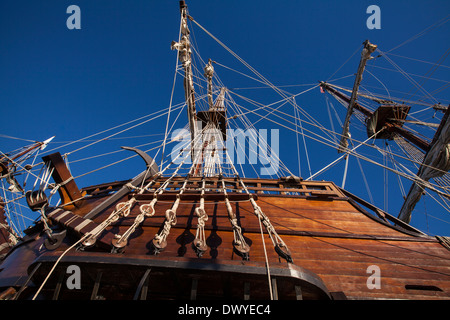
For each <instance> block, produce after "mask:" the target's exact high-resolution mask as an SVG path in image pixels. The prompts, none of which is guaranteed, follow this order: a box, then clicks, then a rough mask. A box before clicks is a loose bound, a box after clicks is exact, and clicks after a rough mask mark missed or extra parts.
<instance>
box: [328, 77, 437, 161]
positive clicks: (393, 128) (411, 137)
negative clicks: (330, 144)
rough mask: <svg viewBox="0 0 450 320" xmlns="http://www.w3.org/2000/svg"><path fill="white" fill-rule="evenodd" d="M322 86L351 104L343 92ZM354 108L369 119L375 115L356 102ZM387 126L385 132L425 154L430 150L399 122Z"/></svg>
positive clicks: (423, 141) (427, 145) (427, 144)
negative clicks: (411, 144)
mask: <svg viewBox="0 0 450 320" xmlns="http://www.w3.org/2000/svg"><path fill="white" fill-rule="evenodd" d="M320 86H321V87H322V88H323V89H324V90H327V91H328V92H330V93H332V94H333V95H334V96H336V97H338V98H339V99H341V100H343V101H345V102H347V103H350V98H349V97H348V96H347V95H345V94H343V93H342V92H339V91H338V90H336V89H335V88H333V87H332V86H331V85H329V84H328V83H326V82H321V83H320ZM353 108H354V109H356V110H358V111H360V112H361V113H362V114H363V115H364V116H366V117H367V118H371V117H372V116H373V114H374V113H373V112H372V111H370V110H369V109H367V108H365V107H363V106H361V105H360V104H359V103H357V102H355V103H354V104H353ZM385 125H386V128H385V130H387V131H390V132H395V133H398V134H399V135H401V136H402V137H403V138H405V139H406V140H408V141H409V142H411V143H413V144H414V145H416V146H417V147H418V148H420V149H422V150H423V151H424V152H427V151H428V150H429V149H430V144H429V143H428V142H427V141H425V140H424V139H421V138H420V137H417V136H416V135H414V134H413V133H412V132H410V131H408V130H406V129H405V128H403V127H402V126H401V122H399V121H391V120H389V119H387V120H386V122H385ZM343 138H344V137H343Z"/></svg>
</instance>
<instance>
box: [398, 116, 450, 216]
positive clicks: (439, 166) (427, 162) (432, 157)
mask: <svg viewBox="0 0 450 320" xmlns="http://www.w3.org/2000/svg"><path fill="white" fill-rule="evenodd" d="M449 114H450V108H448V109H447V111H446V112H445V114H444V117H443V118H442V120H441V124H440V125H439V128H438V129H437V130H436V133H435V135H434V138H433V141H432V142H431V144H430V148H429V151H428V152H427V153H426V155H425V158H424V159H423V162H422V165H421V166H420V168H419V172H418V173H417V177H418V179H416V181H414V183H413V184H412V186H411V188H410V189H409V192H408V195H407V197H406V199H405V202H403V205H402V208H401V209H400V213H399V215H398V218H399V219H400V220H402V221H405V222H406V223H409V222H410V221H411V214H412V211H413V210H414V207H415V206H416V203H417V202H418V201H419V200H420V198H421V197H422V193H423V190H424V189H425V183H424V182H426V181H428V180H429V179H431V178H436V177H440V176H442V175H444V174H445V173H446V172H448V170H450V155H449V151H450V117H449Z"/></svg>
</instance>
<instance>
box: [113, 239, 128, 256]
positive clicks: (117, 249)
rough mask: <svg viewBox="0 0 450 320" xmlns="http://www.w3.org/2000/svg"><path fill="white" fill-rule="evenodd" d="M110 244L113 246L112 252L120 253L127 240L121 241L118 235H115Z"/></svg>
mask: <svg viewBox="0 0 450 320" xmlns="http://www.w3.org/2000/svg"><path fill="white" fill-rule="evenodd" d="M111 244H112V245H113V247H114V248H113V250H114V252H121V251H122V250H123V248H125V246H126V245H127V244H128V240H126V239H121V237H120V235H117V237H114V238H113V239H112V240H111Z"/></svg>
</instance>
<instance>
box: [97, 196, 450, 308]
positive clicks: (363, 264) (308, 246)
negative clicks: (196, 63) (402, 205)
mask: <svg viewBox="0 0 450 320" xmlns="http://www.w3.org/2000/svg"><path fill="white" fill-rule="evenodd" d="M126 200H128V198H126V197H124V199H123V201H126ZM148 202H149V201H147V203H148ZM257 203H258V205H259V206H260V207H261V209H262V211H263V212H264V213H265V214H266V215H267V216H268V217H269V219H270V221H271V222H272V224H273V226H274V227H275V229H276V231H277V232H278V233H279V234H280V235H281V237H282V239H283V240H284V241H285V243H286V244H287V246H288V248H289V249H290V251H291V254H292V258H293V260H294V263H295V264H296V265H299V266H301V267H304V268H307V269H308V270H311V271H312V272H314V273H316V274H317V275H319V276H320V277H321V278H322V279H323V281H324V282H325V284H326V286H327V287H328V289H329V291H330V292H339V291H342V292H344V293H345V295H346V296H347V297H349V298H355V299H364V298H389V299H403V298H405V299H406V298H421V299H433V298H440V297H441V298H442V297H444V298H445V297H447V298H450V251H448V250H447V249H446V248H444V247H443V246H442V245H441V244H439V243H438V241H437V240H436V239H435V238H432V237H427V236H420V235H419V234H417V235H414V236H413V235H411V234H410V233H407V232H402V231H399V229H398V228H397V229H396V228H395V227H394V226H391V225H389V224H388V223H386V222H383V221H381V220H380V219H378V218H374V217H369V216H368V215H367V214H363V213H362V212H361V211H360V210H358V208H357V207H355V206H354V205H352V204H351V203H350V202H349V201H345V200H343V199H338V200H329V199H328V200H326V199H325V200H318V199H316V200H314V199H306V198H301V197H299V198H285V197H279V196H276V195H274V196H264V197H259V199H258V201H257ZM139 204H140V203H139ZM172 204H173V201H159V202H158V203H157V205H156V206H155V209H156V214H155V216H153V217H151V218H146V220H145V221H144V222H143V223H142V225H141V226H140V227H139V228H138V229H137V230H136V231H135V233H134V234H133V235H132V236H131V237H130V239H129V243H128V245H127V247H126V250H125V253H124V255H125V256H126V255H134V254H140V255H142V254H148V255H150V254H151V250H152V247H151V240H152V239H153V237H154V236H155V234H156V233H158V232H160V231H161V228H162V226H163V223H164V221H165V217H164V213H165V211H166V210H167V209H170V208H171V206H172ZM197 206H198V203H192V202H188V203H185V202H182V203H181V204H180V206H179V208H178V210H177V220H178V221H177V225H176V226H174V227H172V229H171V232H170V234H169V236H168V246H167V248H165V250H164V251H163V252H161V253H160V254H159V256H160V257H164V256H166V257H186V258H197V256H196V254H195V252H194V250H193V249H192V247H191V245H192V242H193V240H194V239H195V233H196V227H197V217H196V215H195V213H194V210H195V208H196V207H197ZM138 207H139V206H138V205H135V206H134V208H133V210H132V211H131V213H130V215H129V216H128V217H126V218H122V219H121V220H120V221H119V222H118V223H117V224H115V225H114V226H111V227H110V228H108V231H109V232H110V233H111V234H123V233H124V232H125V231H126V230H127V228H128V227H129V226H130V225H131V224H132V223H133V221H134V218H135V217H136V215H137V214H139V209H138ZM232 208H233V211H234V213H235V214H236V216H237V219H238V223H239V224H240V226H241V227H242V229H243V235H244V237H245V239H246V241H247V243H248V244H249V245H250V247H251V250H250V260H251V261H264V259H265V254H264V249H263V245H262V240H261V234H260V226H259V222H258V219H257V218H256V216H255V215H254V212H253V207H252V206H251V204H250V202H249V201H242V202H232ZM112 210H113V208H109V209H108V210H106V211H105V212H104V213H103V214H101V215H99V216H98V217H96V218H95V219H94V221H96V222H98V223H100V222H101V221H102V220H103V219H104V218H105V217H106V216H107V215H108V214H109V213H111V212H112ZM205 211H206V213H207V215H208V217H209V219H208V221H207V222H206V225H205V230H206V239H207V244H208V250H207V252H206V253H205V254H204V256H203V258H208V259H221V260H224V259H225V260H227V259H229V260H241V257H240V256H238V255H237V254H236V253H235V252H234V251H233V246H232V242H233V232H232V229H231V224H230V222H229V220H228V214H227V211H226V206H225V204H224V203H223V202H219V203H209V202H207V203H206V204H205ZM377 219H378V220H377ZM263 230H264V228H263ZM264 238H265V244H266V248H267V254H268V257H269V264H270V263H280V262H281V263H286V262H285V261H284V260H283V259H281V258H280V257H279V256H278V255H277V254H276V252H275V250H274V249H273V246H272V243H271V241H270V239H269V237H268V236H267V233H266V232H265V230H264ZM149 258H150V259H151V256H149ZM197 259H198V258H197ZM200 259H202V258H200ZM371 265H376V266H378V267H379V268H380V270H381V289H372V290H371V289H369V288H368V287H367V284H366V281H367V279H368V277H369V276H370V275H371V273H368V272H367V268H368V267H369V266H371ZM410 285H413V286H416V287H417V286H419V287H420V286H422V288H429V287H430V286H435V287H437V288H439V289H440V290H442V291H433V290H417V289H407V288H406V287H407V286H410Z"/></svg>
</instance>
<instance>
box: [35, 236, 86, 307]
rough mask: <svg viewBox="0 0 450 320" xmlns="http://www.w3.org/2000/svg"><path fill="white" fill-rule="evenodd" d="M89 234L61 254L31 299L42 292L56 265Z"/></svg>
mask: <svg viewBox="0 0 450 320" xmlns="http://www.w3.org/2000/svg"><path fill="white" fill-rule="evenodd" d="M88 235H89V234H88V233H87V234H86V235H84V236H83V237H82V238H81V239H80V240H78V241H77V242H75V243H74V244H73V245H71V246H70V247H69V248H67V249H66V250H65V251H64V252H63V253H62V254H61V255H60V256H59V258H58V259H57V260H56V261H55V263H54V264H53V267H52V268H51V270H50V271H49V273H48V274H47V276H46V277H45V279H44V281H43V282H42V283H41V285H40V287H39V289H38V290H37V291H36V294H35V295H34V296H33V298H32V299H31V300H35V299H36V297H37V296H38V295H39V293H40V292H41V290H42V288H44V285H45V284H46V283H47V280H48V279H49V278H50V276H51V275H52V273H53V271H55V268H56V266H57V265H58V263H59V262H60V261H61V259H62V258H63V257H64V256H65V255H66V253H67V252H69V251H70V250H72V249H73V248H74V247H75V246H77V245H78V244H79V243H81V242H82V241H84V240H85V239H86V238H87V236H88Z"/></svg>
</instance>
